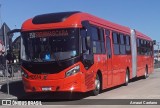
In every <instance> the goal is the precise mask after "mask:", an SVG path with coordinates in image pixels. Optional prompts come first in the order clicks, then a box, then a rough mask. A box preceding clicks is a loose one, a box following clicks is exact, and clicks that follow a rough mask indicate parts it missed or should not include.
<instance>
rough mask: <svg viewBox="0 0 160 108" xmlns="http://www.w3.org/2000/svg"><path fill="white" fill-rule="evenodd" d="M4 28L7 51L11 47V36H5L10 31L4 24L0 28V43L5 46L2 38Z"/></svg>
mask: <svg viewBox="0 0 160 108" xmlns="http://www.w3.org/2000/svg"><path fill="white" fill-rule="evenodd" d="M4 28H5V34H6V40H7V41H6V44H7V49H9V48H10V47H11V45H12V36H13V35H10V36H7V33H8V32H9V31H10V28H9V27H8V25H7V24H6V23H3V25H2V27H1V28H0V40H1V41H2V43H3V44H5V37H4Z"/></svg>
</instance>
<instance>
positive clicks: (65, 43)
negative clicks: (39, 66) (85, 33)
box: [21, 29, 79, 62]
mask: <svg viewBox="0 0 160 108" xmlns="http://www.w3.org/2000/svg"><path fill="white" fill-rule="evenodd" d="M21 50H22V52H21V59H22V60H25V61H33V62H47V61H59V60H66V59H70V58H73V57H75V56H78V54H79V39H78V29H56V30H55V29H54V30H48V31H35V32H34V31H33V32H23V33H22V45H21Z"/></svg>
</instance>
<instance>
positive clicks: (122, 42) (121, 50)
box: [120, 34, 126, 55]
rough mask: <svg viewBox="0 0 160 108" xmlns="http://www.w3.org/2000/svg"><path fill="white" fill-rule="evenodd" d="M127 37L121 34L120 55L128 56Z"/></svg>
mask: <svg viewBox="0 0 160 108" xmlns="http://www.w3.org/2000/svg"><path fill="white" fill-rule="evenodd" d="M124 41H125V37H124V35H123V34H120V53H121V54H123V55H124V54H126V48H125V43H124Z"/></svg>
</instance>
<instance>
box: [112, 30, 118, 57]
mask: <svg viewBox="0 0 160 108" xmlns="http://www.w3.org/2000/svg"><path fill="white" fill-rule="evenodd" d="M112 38H113V39H112V40H113V44H114V54H115V55H118V54H120V49H119V35H118V33H116V32H113V33H112Z"/></svg>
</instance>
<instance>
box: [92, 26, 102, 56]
mask: <svg viewBox="0 0 160 108" xmlns="http://www.w3.org/2000/svg"><path fill="white" fill-rule="evenodd" d="M91 31H92V41H93V53H95V54H102V53H105V47H104V32H103V29H101V28H97V27H95V26H92V27H91Z"/></svg>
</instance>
